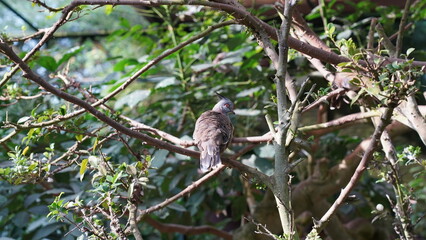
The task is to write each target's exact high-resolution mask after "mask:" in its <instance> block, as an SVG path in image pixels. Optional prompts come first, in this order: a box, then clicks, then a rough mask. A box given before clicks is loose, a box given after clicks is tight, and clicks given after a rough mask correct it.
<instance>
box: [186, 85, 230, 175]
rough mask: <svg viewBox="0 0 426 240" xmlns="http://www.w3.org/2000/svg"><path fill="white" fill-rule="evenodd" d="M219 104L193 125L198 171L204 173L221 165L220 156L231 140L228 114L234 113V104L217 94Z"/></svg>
mask: <svg viewBox="0 0 426 240" xmlns="http://www.w3.org/2000/svg"><path fill="white" fill-rule="evenodd" d="M216 94H217V96H218V97H219V99H220V100H219V102H218V103H216V105H214V107H213V109H212V110H208V111H206V112H204V113H202V114H201V115H200V117H199V118H198V119H197V121H196V123H195V129H194V134H193V138H194V140H195V143H196V144H197V146H198V149H199V150H200V152H201V154H200V170H201V172H203V173H206V172H208V171H210V170H212V169H215V168H217V167H219V166H220V165H221V163H222V161H221V159H220V154H221V153H223V152H224V151H225V149H226V148H227V147H228V145H229V143H230V142H231V140H232V136H233V131H234V127H233V125H232V123H231V120H230V119H229V114H235V113H234V104H233V103H232V101H231V100H229V99H228V98H226V97H224V96H222V95H220V94H219V93H217V92H216Z"/></svg>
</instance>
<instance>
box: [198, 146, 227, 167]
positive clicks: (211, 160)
mask: <svg viewBox="0 0 426 240" xmlns="http://www.w3.org/2000/svg"><path fill="white" fill-rule="evenodd" d="M202 149H203V151H201V156H200V170H201V171H202V172H203V173H205V172H208V171H209V170H211V169H215V168H217V167H218V166H219V165H220V164H221V163H222V161H221V160H220V149H219V146H217V145H214V144H209V143H206V144H204V146H203V148H202Z"/></svg>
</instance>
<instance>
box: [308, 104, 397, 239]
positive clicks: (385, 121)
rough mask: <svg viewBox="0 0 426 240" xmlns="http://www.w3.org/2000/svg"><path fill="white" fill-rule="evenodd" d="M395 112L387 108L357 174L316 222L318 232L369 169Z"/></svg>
mask: <svg viewBox="0 0 426 240" xmlns="http://www.w3.org/2000/svg"><path fill="white" fill-rule="evenodd" d="M393 110H394V107H388V108H385V111H384V113H383V115H382V117H381V118H380V122H379V123H378V125H377V127H376V129H375V130H374V134H373V136H372V138H371V141H370V143H369V145H368V148H367V150H366V151H365V153H364V154H363V156H362V159H361V161H360V163H359V164H358V167H357V168H356V170H355V173H354V174H353V175H352V178H351V179H350V181H349V183H348V184H347V185H346V187H345V188H344V189H343V190H342V192H341V193H340V195H339V197H338V198H337V199H336V201H335V202H334V203H333V205H332V206H331V207H330V208H329V209H328V211H327V212H326V213H325V214H324V216H322V218H321V219H320V220H319V221H316V222H314V224H315V226H314V228H315V229H317V231H318V232H321V231H322V230H323V228H324V227H325V225H326V224H327V222H328V221H329V219H330V217H331V216H333V215H334V213H335V212H336V211H337V209H338V208H339V207H340V206H341V205H342V203H343V202H344V200H345V199H346V197H347V196H348V195H349V193H350V192H351V191H352V189H353V188H354V187H355V185H356V183H357V182H358V180H359V179H360V178H361V175H362V173H363V172H364V171H365V169H366V168H367V165H368V162H369V161H370V159H371V158H372V157H373V153H374V152H375V150H376V148H377V146H378V143H379V141H380V137H381V135H382V132H383V131H384V130H385V128H386V126H387V125H388V124H389V123H390V119H391V117H392V114H393Z"/></svg>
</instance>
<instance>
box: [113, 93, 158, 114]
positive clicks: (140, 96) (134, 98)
mask: <svg viewBox="0 0 426 240" xmlns="http://www.w3.org/2000/svg"><path fill="white" fill-rule="evenodd" d="M150 94H151V91H150V90H136V91H133V92H132V93H129V94H127V95H125V96H123V97H121V98H120V99H118V100H117V102H115V105H114V108H115V109H120V108H122V107H123V106H124V105H126V104H127V105H129V107H130V108H134V107H135V106H136V105H137V104H138V103H140V102H142V101H143V100H145V99H146V98H147V97H148V96H149V95H150Z"/></svg>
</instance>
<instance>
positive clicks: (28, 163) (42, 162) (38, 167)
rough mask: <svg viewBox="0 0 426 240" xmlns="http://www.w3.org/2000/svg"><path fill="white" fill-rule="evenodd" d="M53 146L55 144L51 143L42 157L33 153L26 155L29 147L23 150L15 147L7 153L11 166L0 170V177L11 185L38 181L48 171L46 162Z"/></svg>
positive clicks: (49, 157)
mask: <svg viewBox="0 0 426 240" xmlns="http://www.w3.org/2000/svg"><path fill="white" fill-rule="evenodd" d="M54 146H55V144H54V143H52V144H51V145H50V147H47V148H46V151H45V152H44V153H43V155H42V156H40V155H39V154H37V155H36V154H34V153H30V154H29V155H28V151H29V149H30V147H29V146H27V147H25V148H24V149H23V150H22V149H21V148H20V147H19V146H16V147H15V149H14V150H13V151H10V152H8V153H7V155H8V156H9V161H10V165H11V166H10V167H6V168H0V177H1V178H2V179H5V180H7V181H8V182H9V183H12V184H23V183H32V182H36V181H38V180H39V179H41V178H42V177H44V173H46V172H48V171H49V170H50V164H49V163H48V161H49V160H50V159H51V158H52V156H53V152H54Z"/></svg>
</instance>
